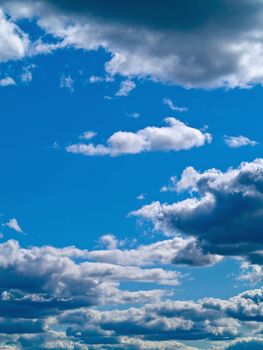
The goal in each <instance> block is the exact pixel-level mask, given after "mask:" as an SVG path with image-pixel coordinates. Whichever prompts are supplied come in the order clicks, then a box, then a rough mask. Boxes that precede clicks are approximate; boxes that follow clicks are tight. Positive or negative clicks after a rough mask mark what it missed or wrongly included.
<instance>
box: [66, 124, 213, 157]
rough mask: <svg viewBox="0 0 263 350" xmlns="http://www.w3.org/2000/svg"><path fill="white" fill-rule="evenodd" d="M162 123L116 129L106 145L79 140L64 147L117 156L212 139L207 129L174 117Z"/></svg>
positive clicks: (172, 148) (194, 144)
mask: <svg viewBox="0 0 263 350" xmlns="http://www.w3.org/2000/svg"><path fill="white" fill-rule="evenodd" d="M165 123H166V124H167V125H166V126H163V127H155V126H148V127H146V128H144V129H141V130H138V131H137V132H128V131H118V132H115V133H114V134H113V135H112V136H111V137H110V138H109V139H108V140H107V145H106V146H105V145H102V144H97V145H94V144H93V143H89V144H83V143H79V144H73V145H70V146H68V147H67V148H66V150H67V152H70V153H79V154H84V155H86V156H103V155H110V156H119V155H122V154H138V153H142V152H153V151H181V150H189V149H191V148H193V147H200V146H203V145H204V144H205V143H206V142H208V143H210V142H211V141H212V137H211V135H210V134H209V133H203V132H201V131H200V130H198V129H195V128H192V127H189V126H187V125H186V124H184V123H183V122H181V121H179V120H177V119H175V118H166V119H165Z"/></svg>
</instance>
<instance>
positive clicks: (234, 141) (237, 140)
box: [224, 135, 258, 148]
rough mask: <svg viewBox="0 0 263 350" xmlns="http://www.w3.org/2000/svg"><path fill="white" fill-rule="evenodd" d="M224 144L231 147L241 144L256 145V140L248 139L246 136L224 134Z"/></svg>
mask: <svg viewBox="0 0 263 350" xmlns="http://www.w3.org/2000/svg"><path fill="white" fill-rule="evenodd" d="M224 141H225V144H226V145H227V146H229V147H231V148H238V147H242V146H256V145H257V144H258V142H256V141H253V140H250V139H249V138H248V137H245V136H242V135H239V136H224Z"/></svg>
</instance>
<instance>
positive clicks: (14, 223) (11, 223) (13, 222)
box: [4, 218, 23, 233]
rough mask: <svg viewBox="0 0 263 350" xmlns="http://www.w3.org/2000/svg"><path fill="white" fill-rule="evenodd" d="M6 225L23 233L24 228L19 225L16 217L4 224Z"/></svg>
mask: <svg viewBox="0 0 263 350" xmlns="http://www.w3.org/2000/svg"><path fill="white" fill-rule="evenodd" d="M4 226H7V227H9V228H11V229H12V230H15V231H16V232H18V233H23V230H22V228H21V227H20V226H19V224H18V222H17V219H15V218H13V219H10V220H9V221H8V222H7V223H5V224H4Z"/></svg>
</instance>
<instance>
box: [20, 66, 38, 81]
mask: <svg viewBox="0 0 263 350" xmlns="http://www.w3.org/2000/svg"><path fill="white" fill-rule="evenodd" d="M34 68H35V65H34V64H31V65H29V66H26V67H24V68H23V71H22V73H21V75H20V79H21V80H22V82H23V83H29V82H30V81H32V79H33V75H32V69H34Z"/></svg>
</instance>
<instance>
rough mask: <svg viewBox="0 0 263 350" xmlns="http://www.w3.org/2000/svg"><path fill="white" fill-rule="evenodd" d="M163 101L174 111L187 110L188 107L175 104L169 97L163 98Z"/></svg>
mask: <svg viewBox="0 0 263 350" xmlns="http://www.w3.org/2000/svg"><path fill="white" fill-rule="evenodd" d="M163 103H164V104H165V105H167V106H168V107H169V108H170V109H171V110H172V111H175V112H187V111H188V108H186V107H178V106H176V105H175V104H174V103H173V101H172V100H171V99H170V98H167V97H166V98H164V99H163Z"/></svg>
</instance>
